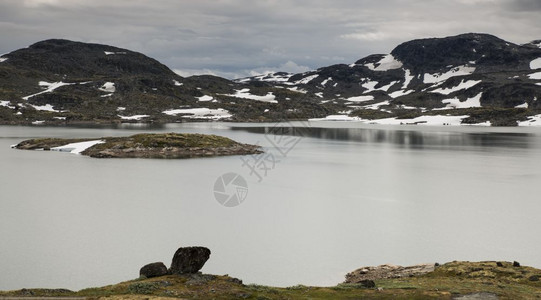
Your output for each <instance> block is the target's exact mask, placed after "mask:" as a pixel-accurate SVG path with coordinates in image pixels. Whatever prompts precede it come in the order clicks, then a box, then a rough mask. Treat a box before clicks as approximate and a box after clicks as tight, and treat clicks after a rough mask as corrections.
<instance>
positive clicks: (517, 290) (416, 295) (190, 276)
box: [0, 261, 541, 299]
mask: <svg viewBox="0 0 541 300" xmlns="http://www.w3.org/2000/svg"><path fill="white" fill-rule="evenodd" d="M359 272H364V273H365V274H360V275H367V274H369V276H370V278H372V279H367V278H366V277H363V278H360V277H357V279H360V280H361V281H362V280H370V281H372V283H373V285H370V286H367V284H366V282H360V283H342V284H338V285H336V286H333V287H314V286H305V285H296V286H291V287H287V288H278V287H270V286H263V285H256V284H243V282H242V281H241V280H239V279H236V278H233V277H230V276H228V275H210V274H201V273H199V272H198V273H187V274H175V275H164V276H160V277H153V278H145V277H144V276H141V277H140V278H138V279H135V280H131V281H126V282H121V283H118V284H115V285H109V286H104V287H99V288H88V289H84V290H81V291H78V292H73V291H69V290H65V289H22V290H18V291H9V292H0V299H2V298H3V297H6V298H9V297H44V296H47V297H84V298H87V299H171V298H182V299H195V298H197V299H538V298H539V297H541V282H540V281H539V278H540V276H541V270H539V269H535V268H531V267H526V266H521V265H520V264H519V263H517V262H504V261H502V262H497V261H484V262H459V261H454V262H449V263H446V264H443V265H438V264H424V265H418V266H410V267H400V266H392V265H382V266H378V267H363V268H360V269H358V270H356V271H354V272H352V273H350V274H358V273H359ZM352 279H353V277H351V275H347V280H346V282H351V280H352Z"/></svg>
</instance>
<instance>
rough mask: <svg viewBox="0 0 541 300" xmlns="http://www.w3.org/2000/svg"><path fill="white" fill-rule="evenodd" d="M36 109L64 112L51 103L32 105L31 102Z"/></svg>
mask: <svg viewBox="0 0 541 300" xmlns="http://www.w3.org/2000/svg"><path fill="white" fill-rule="evenodd" d="M30 106H32V107H33V108H34V109H35V110H42V111H50V112H62V111H60V110H56V109H54V108H53V106H52V105H51V104H45V105H32V104H30Z"/></svg>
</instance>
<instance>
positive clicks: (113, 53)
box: [103, 51, 127, 55]
mask: <svg viewBox="0 0 541 300" xmlns="http://www.w3.org/2000/svg"><path fill="white" fill-rule="evenodd" d="M103 52H104V53H105V55H115V54H127V53H126V52H109V51H103Z"/></svg>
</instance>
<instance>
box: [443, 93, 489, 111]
mask: <svg viewBox="0 0 541 300" xmlns="http://www.w3.org/2000/svg"><path fill="white" fill-rule="evenodd" d="M482 95H483V93H482V92H481V93H479V94H477V95H476V96H474V97H472V98H468V99H466V101H464V102H461V101H460V100H459V99H458V98H457V97H455V98H452V99H445V100H442V101H441V102H442V103H444V104H447V106H446V107H445V108H447V109H450V108H470V107H481V96H482Z"/></svg>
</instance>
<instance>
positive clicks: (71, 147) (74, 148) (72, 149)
mask: <svg viewBox="0 0 541 300" xmlns="http://www.w3.org/2000/svg"><path fill="white" fill-rule="evenodd" d="M103 143H105V141H103V140H95V141H87V142H79V143H71V144H67V145H64V146H59V147H54V148H51V151H60V152H69V153H74V154H80V153H81V152H83V151H85V150H86V149H88V148H90V147H92V146H94V145H97V144H103Z"/></svg>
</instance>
